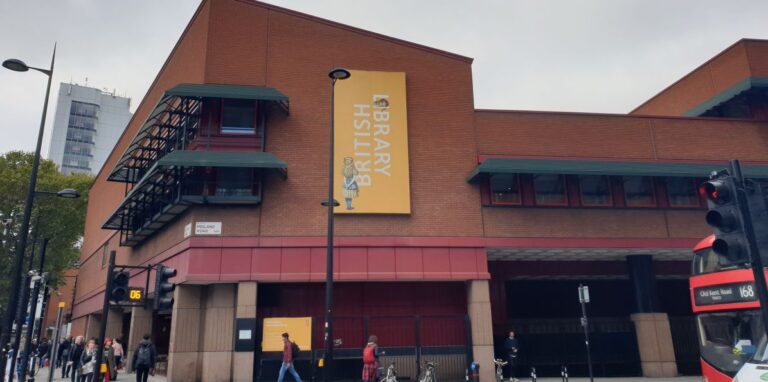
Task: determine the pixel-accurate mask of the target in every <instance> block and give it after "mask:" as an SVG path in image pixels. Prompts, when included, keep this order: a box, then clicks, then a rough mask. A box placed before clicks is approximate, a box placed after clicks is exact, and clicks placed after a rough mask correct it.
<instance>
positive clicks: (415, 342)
mask: <svg viewBox="0 0 768 382" xmlns="http://www.w3.org/2000/svg"><path fill="white" fill-rule="evenodd" d="M312 321H313V323H312V326H313V328H312V349H313V350H312V351H311V352H302V354H301V356H300V357H299V358H298V359H297V361H296V362H295V366H296V369H297V371H298V372H299V374H300V375H301V377H302V378H303V379H307V380H308V379H310V378H314V379H315V380H319V379H322V373H323V370H322V369H321V368H319V367H317V365H318V361H319V360H320V359H321V358H322V356H323V353H324V343H323V338H324V330H323V329H324V319H323V317H313V318H312ZM262 327H263V318H260V319H259V320H258V333H257V340H258V343H257V351H256V356H255V368H256V369H257V370H256V371H255V373H254V376H255V380H257V381H273V380H275V379H277V372H278V370H279V368H280V362H281V357H282V354H281V353H274V352H271V353H261V352H260V351H259V350H258V348H259V347H260V344H261V339H262V332H261V330H262ZM371 334H375V335H376V336H377V337H378V338H379V347H380V348H381V349H382V350H383V351H384V352H385V354H384V355H383V356H382V357H381V358H380V359H379V366H380V367H386V366H388V365H389V363H390V362H395V363H396V368H397V372H398V379H410V380H417V379H418V376H419V375H420V373H421V365H423V363H424V362H425V361H434V362H437V364H438V365H437V369H436V370H437V376H438V378H439V379H440V380H444V381H460V380H463V379H464V376H465V371H466V368H467V365H468V363H469V360H470V359H471V340H470V337H469V335H470V330H469V320H468V318H467V316H466V315H445V316H437V315H435V316H394V317H374V316H366V317H335V318H334V319H333V338H334V340H335V341H336V342H337V346H336V347H334V351H333V358H334V366H333V367H334V373H333V374H334V376H335V378H334V379H335V380H337V381H359V380H360V378H361V374H362V368H363V361H362V349H363V348H364V347H365V344H366V343H367V341H368V336H369V335H371ZM338 342H340V343H338Z"/></svg>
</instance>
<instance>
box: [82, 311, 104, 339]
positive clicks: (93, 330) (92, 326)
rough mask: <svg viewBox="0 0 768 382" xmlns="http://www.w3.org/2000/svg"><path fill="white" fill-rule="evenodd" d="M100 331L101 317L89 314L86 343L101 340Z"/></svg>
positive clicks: (85, 335)
mask: <svg viewBox="0 0 768 382" xmlns="http://www.w3.org/2000/svg"><path fill="white" fill-rule="evenodd" d="M99 329H101V315H100V314H99V315H96V314H89V315H88V321H87V324H86V326H85V334H84V337H85V340H86V342H87V341H88V340H89V339H91V338H99Z"/></svg>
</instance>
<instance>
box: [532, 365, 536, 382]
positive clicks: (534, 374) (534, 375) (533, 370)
mask: <svg viewBox="0 0 768 382" xmlns="http://www.w3.org/2000/svg"><path fill="white" fill-rule="evenodd" d="M531 382H536V368H535V367H533V366H531Z"/></svg>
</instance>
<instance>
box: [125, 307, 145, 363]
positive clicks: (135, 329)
mask: <svg viewBox="0 0 768 382" xmlns="http://www.w3.org/2000/svg"><path fill="white" fill-rule="evenodd" d="M150 333H152V310H150V309H144V308H131V328H130V330H129V331H128V337H126V338H125V341H126V342H125V343H123V351H124V352H125V356H126V357H127V358H125V363H126V365H127V366H126V367H128V368H130V369H133V365H131V364H130V362H131V361H132V360H133V351H134V350H135V349H136V347H137V346H139V342H141V340H142V338H143V337H144V335H145V334H150Z"/></svg>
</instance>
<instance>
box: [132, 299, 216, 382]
mask: <svg viewBox="0 0 768 382" xmlns="http://www.w3.org/2000/svg"><path fill="white" fill-rule="evenodd" d="M204 289H205V286H202V285H183V284H182V285H177V286H176V291H175V292H174V294H173V298H174V303H173V313H172V317H171V342H170V346H169V351H168V353H169V354H168V374H167V376H166V379H167V380H169V381H199V380H200V376H199V373H198V371H199V369H200V368H199V365H200V362H199V357H200V343H201V342H202V333H201V331H200V329H201V322H202V317H201V316H202V314H201V312H202V311H203V309H202V297H203V292H204ZM131 331H133V328H131Z"/></svg>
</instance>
